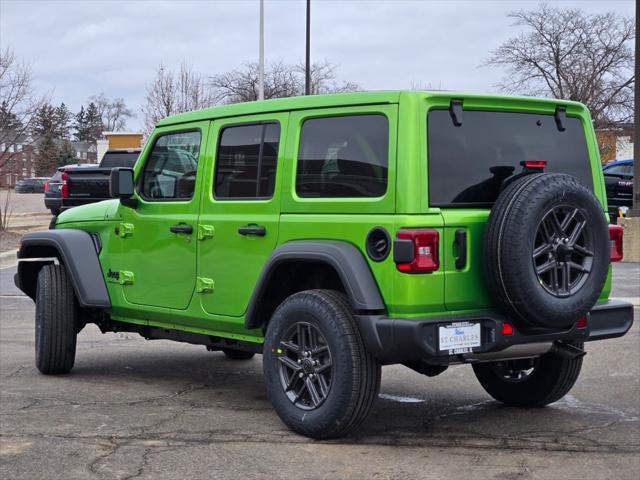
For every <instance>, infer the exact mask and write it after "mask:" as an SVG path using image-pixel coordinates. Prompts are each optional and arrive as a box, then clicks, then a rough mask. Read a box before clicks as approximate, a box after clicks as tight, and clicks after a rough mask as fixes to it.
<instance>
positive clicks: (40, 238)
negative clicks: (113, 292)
mask: <svg viewBox="0 0 640 480" xmlns="http://www.w3.org/2000/svg"><path fill="white" fill-rule="evenodd" d="M52 258H57V259H58V261H59V262H60V263H61V264H62V265H64V266H65V268H66V270H67V274H68V275H69V277H70V279H71V284H72V285H73V289H74V291H75V293H76V298H77V299H78V303H79V304H80V306H81V307H87V308H110V307H111V300H110V299H109V292H108V291H107V286H106V284H105V281H104V276H103V275H102V268H101V266H100V262H99V260H98V252H97V249H96V243H95V242H94V240H93V238H92V237H91V235H90V234H89V233H87V232H85V231H83V230H74V229H63V230H48V231H44V232H32V233H26V234H25V235H24V236H23V237H22V240H21V242H20V249H19V250H18V259H19V260H20V261H19V263H18V273H16V275H15V284H16V287H18V288H19V289H20V290H22V291H23V292H24V293H26V294H27V295H28V296H29V297H31V298H32V299H34V300H35V297H36V286H37V280H38V272H39V271H40V268H42V266H43V265H46V264H48V263H51V262H52V260H51V259H52ZM30 259H41V260H30Z"/></svg>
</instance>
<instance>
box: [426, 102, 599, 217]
mask: <svg viewBox="0 0 640 480" xmlns="http://www.w3.org/2000/svg"><path fill="white" fill-rule="evenodd" d="M564 126H565V130H564V131H560V130H559V129H558V127H557V125H556V122H555V119H554V116H553V115H541V114H532V113H511V112H488V111H468V110H465V111H463V113H462V125H461V126H459V127H456V126H455V125H454V124H453V121H452V119H451V115H450V114H449V111H448V110H432V111H430V112H429V114H428V118H427V132H428V162H429V168H428V170H429V201H430V204H431V205H432V206H448V205H450V206H460V207H462V206H490V205H491V204H492V203H493V202H495V200H496V199H497V198H498V195H499V194H500V192H501V189H502V186H503V184H504V182H505V180H507V179H509V178H510V177H512V176H514V175H517V174H519V173H521V172H522V166H521V165H520V162H523V161H525V160H545V161H546V162H547V166H546V168H545V172H555V173H568V174H570V175H573V176H575V177H577V178H578V179H579V180H580V182H582V183H583V184H584V185H585V186H586V187H587V188H589V189H592V188H593V180H592V178H591V168H590V163H589V153H588V151H587V145H586V141H585V135H584V129H583V127H582V123H581V122H580V120H579V119H577V118H567V119H566V120H565V122H564Z"/></svg>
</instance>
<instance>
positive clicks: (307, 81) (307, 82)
mask: <svg viewBox="0 0 640 480" xmlns="http://www.w3.org/2000/svg"><path fill="white" fill-rule="evenodd" d="M304 94H305V95H311V0H307V41H306V51H305V68H304Z"/></svg>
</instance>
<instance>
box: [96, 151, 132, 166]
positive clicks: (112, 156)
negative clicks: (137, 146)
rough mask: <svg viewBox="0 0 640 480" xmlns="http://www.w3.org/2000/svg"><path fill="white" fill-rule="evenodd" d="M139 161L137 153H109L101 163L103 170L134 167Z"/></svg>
mask: <svg viewBox="0 0 640 480" xmlns="http://www.w3.org/2000/svg"><path fill="white" fill-rule="evenodd" d="M137 159H138V153H136V152H107V153H105V154H104V157H102V161H101V162H100V167H101V168H115V167H133V166H134V165H135V163H136V160H137Z"/></svg>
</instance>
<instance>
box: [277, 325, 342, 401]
mask: <svg viewBox="0 0 640 480" xmlns="http://www.w3.org/2000/svg"><path fill="white" fill-rule="evenodd" d="M284 338H285V340H282V341H280V344H279V346H278V348H279V351H278V353H279V354H280V356H279V357H278V360H279V362H280V365H279V370H280V383H281V385H282V388H283V389H284V392H285V394H286V395H287V398H289V400H290V401H291V403H293V404H294V405H296V406H297V407H299V408H302V409H303V410H311V409H314V408H318V407H319V406H320V405H321V404H322V403H323V402H324V401H325V400H326V398H327V396H328V395H329V391H330V389H331V373H332V369H331V351H330V350H329V345H327V341H326V340H325V338H324V336H323V335H322V333H321V332H320V330H319V329H318V328H317V327H316V326H314V325H312V324H310V323H308V322H297V323H294V324H293V325H292V326H291V328H290V329H289V330H288V332H287V333H286V334H285V336H284Z"/></svg>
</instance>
